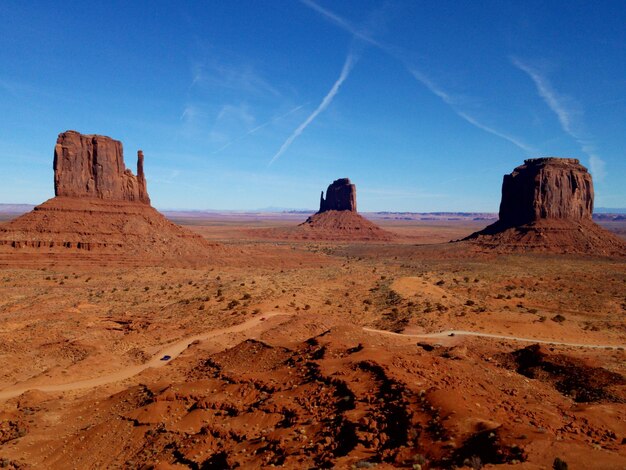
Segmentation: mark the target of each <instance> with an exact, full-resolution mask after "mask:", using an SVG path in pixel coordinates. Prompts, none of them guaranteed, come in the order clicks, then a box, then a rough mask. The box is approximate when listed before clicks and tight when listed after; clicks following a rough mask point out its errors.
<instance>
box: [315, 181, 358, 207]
mask: <svg viewBox="0 0 626 470" xmlns="http://www.w3.org/2000/svg"><path fill="white" fill-rule="evenodd" d="M326 211H350V212H356V186H355V185H353V184H352V183H350V178H340V179H338V180H335V181H333V183H332V184H331V185H330V186H328V189H327V190H326V198H324V191H322V195H321V197H320V210H319V212H318V213H322V212H326Z"/></svg>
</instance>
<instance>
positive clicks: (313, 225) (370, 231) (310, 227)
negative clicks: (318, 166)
mask: <svg viewBox="0 0 626 470" xmlns="http://www.w3.org/2000/svg"><path fill="white" fill-rule="evenodd" d="M292 233H293V234H295V235H296V236H297V237H298V238H304V239H320V240H355V241H363V240H371V241H388V240H392V239H393V238H394V235H393V234H392V233H390V232H387V231H386V230H383V229H381V228H380V227H379V226H378V225H376V224H374V223H372V222H370V221H369V220H367V219H366V218H365V217H363V216H361V215H360V214H358V213H357V211H356V186H355V185H354V184H352V183H351V182H350V179H349V178H340V179H338V180H335V181H333V182H332V184H330V185H329V186H328V189H327V190H326V197H324V192H323V191H322V195H321V197H320V210H319V211H318V212H317V213H315V214H313V215H312V216H311V217H309V218H308V219H307V220H306V221H305V222H303V223H302V224H300V225H299V226H298V227H297V228H296V230H295V231H293V232H292Z"/></svg>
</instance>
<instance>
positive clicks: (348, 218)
mask: <svg viewBox="0 0 626 470" xmlns="http://www.w3.org/2000/svg"><path fill="white" fill-rule="evenodd" d="M252 232H253V233H254V234H255V235H257V236H260V237H263V238H271V239H277V240H333V241H391V240H393V239H394V238H395V235H394V234H393V233H391V232H388V231H386V230H383V229H382V228H380V227H379V226H378V225H376V224H374V223H373V222H370V221H369V220H367V219H366V218H365V217H363V216H361V215H359V214H357V213H356V212H352V211H347V210H345V211H335V210H328V211H325V212H318V213H316V214H313V215H312V216H311V217H309V218H308V219H307V220H306V221H305V222H303V223H301V224H300V225H298V226H297V227H289V228H275V229H265V230H254V231H252Z"/></svg>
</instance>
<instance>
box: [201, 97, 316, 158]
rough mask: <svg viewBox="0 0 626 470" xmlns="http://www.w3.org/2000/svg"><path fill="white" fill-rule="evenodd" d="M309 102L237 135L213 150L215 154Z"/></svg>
mask: <svg viewBox="0 0 626 470" xmlns="http://www.w3.org/2000/svg"><path fill="white" fill-rule="evenodd" d="M307 104H308V103H304V104H301V105H300V106H296V107H295V108H293V109H290V110H289V111H287V112H286V113H284V114H281V115H280V116H277V117H275V118H273V119H270V120H269V121H266V122H264V123H263V124H259V125H258V126H256V127H255V128H253V129H250V130H249V131H248V132H246V133H245V134H242V135H240V136H239V137H235V138H234V139H232V140H231V141H230V142H227V143H226V144H224V145H222V146H221V147H220V148H218V149H217V150H215V151H214V152H213V154H216V153H219V152H221V151H222V150H224V149H226V148H228V147H230V146H231V145H233V144H234V143H235V142H238V141H240V140H241V139H244V138H246V137H247V136H249V135H251V134H254V133H255V132H257V131H259V130H261V129H263V128H264V127H267V126H269V125H271V124H274V123H275V122H277V121H280V120H281V119H284V118H286V117H287V116H289V115H291V114H293V113H295V112H296V111H299V110H300V109H302V108H303V107H305V106H306V105H307Z"/></svg>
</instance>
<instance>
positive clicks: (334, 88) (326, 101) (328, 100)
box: [268, 53, 357, 166]
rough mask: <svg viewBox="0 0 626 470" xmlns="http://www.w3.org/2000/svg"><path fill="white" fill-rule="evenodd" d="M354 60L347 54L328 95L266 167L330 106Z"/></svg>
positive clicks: (353, 57) (351, 55) (352, 56)
mask: <svg viewBox="0 0 626 470" xmlns="http://www.w3.org/2000/svg"><path fill="white" fill-rule="evenodd" d="M356 60H357V58H356V57H355V56H354V55H353V54H352V53H350V54H348V57H346V61H345V63H344V64H343V68H342V69H341V73H340V74H339V78H338V79H337V81H336V82H335V83H334V85H333V86H332V88H331V89H330V91H329V92H328V94H327V95H326V96H325V97H324V99H323V100H322V102H321V103H320V104H319V106H318V107H317V109H316V110H315V111H313V112H312V113H311V114H310V115H309V117H307V118H306V119H305V121H304V122H303V123H302V124H300V125H299V126H298V127H297V128H296V130H295V131H293V133H292V134H291V135H290V136H289V137H288V138H287V140H285V142H284V143H283V145H282V146H281V147H280V149H279V150H278V152H276V155H274V156H273V157H272V159H271V160H270V162H269V164H268V166H269V165H271V164H272V163H274V162H275V161H276V160H277V159H278V158H279V157H280V156H281V155H282V154H283V153H284V152H285V151H286V150H287V149H288V148H289V146H290V145H291V144H292V143H293V141H294V140H296V139H297V138H298V136H299V135H300V134H302V132H303V131H304V129H306V128H307V126H308V125H309V124H311V123H312V122H313V120H314V119H315V118H316V117H317V116H318V115H319V114H320V113H321V112H322V111H324V110H325V109H326V108H327V107H328V106H329V105H330V103H331V102H332V101H333V98H334V97H335V95H336V94H337V93H338V92H339V88H340V87H341V84H342V83H343V82H344V81H345V80H346V78H348V75H349V74H350V71H351V70H352V67H354V64H355V62H356Z"/></svg>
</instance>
